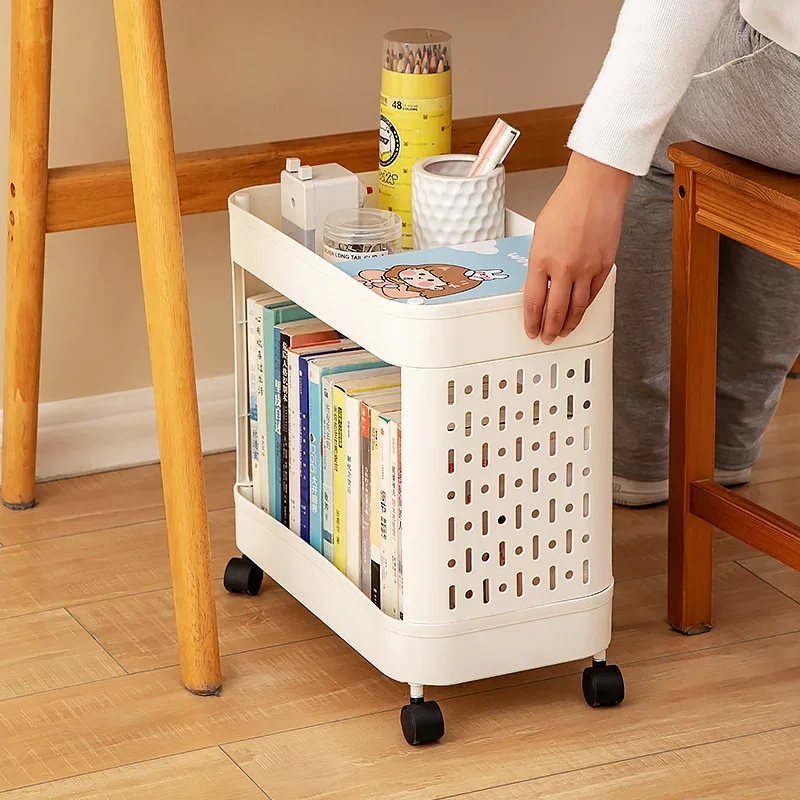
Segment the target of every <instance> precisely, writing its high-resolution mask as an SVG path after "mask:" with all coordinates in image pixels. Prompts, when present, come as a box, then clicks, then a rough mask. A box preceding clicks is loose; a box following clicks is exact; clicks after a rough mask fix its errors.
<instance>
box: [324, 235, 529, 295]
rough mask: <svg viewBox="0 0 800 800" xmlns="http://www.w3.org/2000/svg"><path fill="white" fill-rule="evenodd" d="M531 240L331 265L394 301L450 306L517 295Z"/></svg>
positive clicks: (493, 241)
mask: <svg viewBox="0 0 800 800" xmlns="http://www.w3.org/2000/svg"><path fill="white" fill-rule="evenodd" d="M531 239H532V237H531V235H530V234H526V235H524V236H510V237H505V238H502V239H490V240H488V241H484V242H474V243H470V244H459V245H451V246H448V247H437V248H432V249H429V250H410V251H409V250H406V251H403V252H402V253H392V254H388V255H384V256H378V257H376V258H372V259H370V260H369V261H368V262H367V263H364V262H363V261H337V262H336V263H335V266H336V267H338V268H339V269H340V270H342V271H343V272H344V273H346V274H347V275H350V276H352V277H353V278H354V279H356V280H357V281H359V282H360V283H362V284H363V285H364V286H365V288H366V289H368V290H370V291H372V292H375V293H376V294H378V295H380V296H381V297H383V298H385V299H387V300H392V301H394V302H406V301H408V300H409V299H416V300H417V301H419V299H422V300H423V301H424V302H425V303H453V302H461V301H465V300H476V299H479V298H485V297H492V296H498V295H507V294H516V293H518V292H520V291H521V290H522V288H523V286H524V284H525V278H526V276H527V272H528V252H529V251H530V248H531Z"/></svg>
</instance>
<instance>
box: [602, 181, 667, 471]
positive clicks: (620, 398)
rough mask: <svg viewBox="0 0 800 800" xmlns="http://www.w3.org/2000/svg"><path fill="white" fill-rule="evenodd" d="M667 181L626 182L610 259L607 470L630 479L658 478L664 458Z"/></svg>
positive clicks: (665, 431) (665, 414) (665, 422)
mask: <svg viewBox="0 0 800 800" xmlns="http://www.w3.org/2000/svg"><path fill="white" fill-rule="evenodd" d="M672 181H673V178H672V175H671V174H670V173H667V172H664V171H663V170H660V169H658V168H657V167H653V168H652V169H651V170H650V172H649V173H648V174H647V175H646V176H645V177H642V178H636V179H635V180H634V181H633V184H632V186H631V191H630V194H629V195H628V200H627V204H626V207H625V216H624V218H623V223H622V237H621V239H620V247H619V251H618V253H617V258H616V264H617V286H616V310H615V322H614V474H615V475H617V476H618V477H622V478H630V479H633V480H642V481H655V480H661V479H663V478H665V477H666V472H667V463H668V459H669V354H670V313H671V312H670V309H671V294H672Z"/></svg>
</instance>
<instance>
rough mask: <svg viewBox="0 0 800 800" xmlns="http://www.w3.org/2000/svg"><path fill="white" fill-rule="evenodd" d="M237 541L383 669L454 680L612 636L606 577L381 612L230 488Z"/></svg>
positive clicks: (577, 654)
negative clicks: (424, 616) (519, 595)
mask: <svg viewBox="0 0 800 800" xmlns="http://www.w3.org/2000/svg"><path fill="white" fill-rule="evenodd" d="M234 496H235V508H236V544H237V546H238V548H239V549H240V550H241V552H242V553H243V554H244V555H245V556H247V557H248V558H249V559H251V560H252V561H253V562H254V563H255V564H257V565H258V566H259V567H260V568H261V569H262V570H263V571H264V572H265V573H266V574H268V575H269V576H270V577H271V578H272V579H273V580H275V582H276V583H278V584H279V585H280V586H282V587H283V588H284V589H285V590H286V591H287V592H289V594H291V595H292V596H293V597H295V598H296V599H297V600H298V601H299V602H300V603H301V604H302V605H304V606H305V607H306V608H308V609H309V610H310V611H311V612H312V613H313V614H314V615H316V616H317V617H318V618H319V619H320V620H322V622H324V623H325V624H326V625H327V626H328V627H329V628H331V630H333V631H334V632H335V633H336V634H337V635H338V636H339V637H340V638H342V639H343V640H344V641H345V642H347V643H348V644H349V645H350V646H351V647H352V648H353V649H355V650H356V651H357V652H358V653H360V654H361V655H362V656H363V657H364V658H365V659H366V660H367V661H369V662H370V663H371V664H372V665H373V666H375V667H376V668H377V669H378V670H380V671H381V672H382V673H383V674H385V675H386V676H388V677H389V678H392V679H393V680H396V681H400V682H402V683H408V684H419V685H427V686H451V685H455V684H460V683H466V682H468V681H474V680H482V679H484V678H490V677H494V676H496V675H507V674H512V673H516V672H523V671H525V670H529V669H536V668H539V667H545V666H549V665H552V664H561V663H565V662H569V661H577V660H579V659H584V658H589V657H590V656H593V655H596V654H598V653H602V652H604V651H605V650H606V648H607V647H608V645H609V642H610V640H611V604H612V596H613V584H612V585H610V586H608V587H607V588H606V589H605V590H603V591H602V592H599V593H597V594H594V595H590V596H588V597H582V598H579V599H576V600H568V601H564V602H558V603H551V604H549V605H544V606H538V607H535V608H529V609H524V610H523V611H518V612H514V613H512V614H498V615H496V616H494V617H488V618H483V619H478V620H469V621H466V622H458V623H450V624H442V625H430V624H416V623H413V622H409V621H405V620H397V619H393V618H391V617H389V616H387V615H386V614H384V613H383V612H382V611H381V610H380V609H379V608H378V607H377V606H375V605H374V604H373V603H372V602H371V601H370V599H369V598H368V597H366V596H365V595H364V594H363V593H362V592H361V591H360V589H359V588H358V587H356V586H355V585H354V584H352V583H351V582H350V581H349V580H348V579H347V577H346V576H345V575H343V574H342V573H341V572H339V570H338V569H336V567H334V565H333V564H332V563H330V562H329V561H328V560H327V559H326V558H325V557H324V556H322V555H321V554H320V553H318V552H317V551H316V550H314V549H313V548H312V547H310V546H309V545H308V544H307V543H306V542H304V541H302V540H301V539H300V538H298V537H297V536H296V535H295V534H293V533H292V532H291V531H290V530H289V529H288V528H286V527H284V526H283V525H281V524H280V523H279V522H277V521H276V520H274V519H273V518H272V517H270V516H269V515H268V514H267V513H265V512H264V511H261V510H260V509H259V508H257V507H256V506H255V505H254V504H253V503H252V502H250V500H248V499H247V497H246V496H245V495H244V494H243V487H239V486H237V487H236V490H235V492H234Z"/></svg>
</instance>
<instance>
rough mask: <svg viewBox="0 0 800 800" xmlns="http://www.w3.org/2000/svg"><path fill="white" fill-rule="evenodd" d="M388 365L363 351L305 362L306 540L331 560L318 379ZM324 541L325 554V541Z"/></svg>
mask: <svg viewBox="0 0 800 800" xmlns="http://www.w3.org/2000/svg"><path fill="white" fill-rule="evenodd" d="M385 366H388V364H386V362H384V361H381V360H380V359H379V358H377V357H376V356H373V355H372V354H371V353H368V352H367V351H365V350H359V351H355V352H352V353H334V354H331V355H327V356H321V357H315V358H309V359H308V378H307V380H308V447H309V450H308V455H309V464H308V484H309V493H308V512H309V541H310V543H311V546H312V547H313V548H314V549H315V550H317V551H319V552H320V553H323V554H324V555H325V556H326V557H327V558H329V559H330V560H333V538H332V531H331V529H330V527H329V528H328V530H327V533H326V532H325V521H324V519H323V511H324V509H323V503H322V483H323V471H322V470H323V467H322V465H323V452H322V443H323V435H322V378H323V377H324V376H325V375H330V374H333V373H339V372H351V371H355V370H362V369H372V368H374V367H385ZM326 540H327V542H328V547H327V551H328V552H326V547H325V541H326Z"/></svg>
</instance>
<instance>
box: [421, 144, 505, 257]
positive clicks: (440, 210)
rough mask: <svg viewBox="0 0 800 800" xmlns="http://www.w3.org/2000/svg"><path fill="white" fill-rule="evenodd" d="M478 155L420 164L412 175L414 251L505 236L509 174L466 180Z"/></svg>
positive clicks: (498, 170) (446, 157)
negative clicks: (507, 175) (506, 195)
mask: <svg viewBox="0 0 800 800" xmlns="http://www.w3.org/2000/svg"><path fill="white" fill-rule="evenodd" d="M474 160H475V156H473V155H459V154H455V155H453V154H451V155H444V156H433V157H432V158H426V159H422V160H421V161H418V162H417V163H416V164H415V165H414V167H413V169H412V173H411V209H412V224H413V231H414V249H415V250H427V249H429V248H432V247H443V246H445V245H452V244H467V243H469V242H482V241H485V240H487V239H500V238H502V237H503V236H504V235H505V192H506V173H505V169H504V167H503V166H502V165H500V166H498V167H495V169H494V170H492V172H490V173H489V174H488V175H478V176H476V177H473V178H467V177H466V173H467V171H468V170H469V167H470V164H471V163H472V162H473V161H474Z"/></svg>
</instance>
